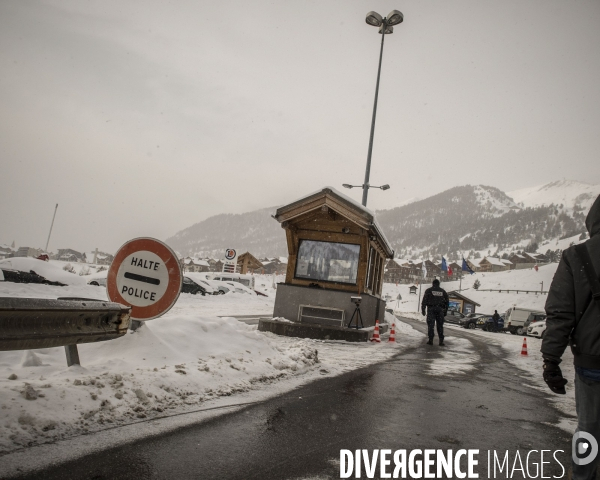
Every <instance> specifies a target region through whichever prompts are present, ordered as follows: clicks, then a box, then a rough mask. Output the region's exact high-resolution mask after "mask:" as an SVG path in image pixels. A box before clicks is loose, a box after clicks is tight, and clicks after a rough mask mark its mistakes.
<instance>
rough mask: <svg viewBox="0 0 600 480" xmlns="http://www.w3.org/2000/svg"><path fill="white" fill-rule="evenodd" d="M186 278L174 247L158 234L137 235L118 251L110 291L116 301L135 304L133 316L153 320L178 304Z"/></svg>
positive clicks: (107, 287) (109, 295)
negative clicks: (150, 235)
mask: <svg viewBox="0 0 600 480" xmlns="http://www.w3.org/2000/svg"><path fill="white" fill-rule="evenodd" d="M182 280H183V276H182V274H181V266H180V264H179V260H178V259H177V255H175V252H173V250H171V249H170V248H169V247H168V246H167V245H165V244H164V243H162V242H161V241H159V240H156V239H154V238H134V239H133V240H130V241H128V242H127V243H125V244H124V245H123V246H122V247H121V248H120V249H119V251H118V252H117V254H116V255H115V259H114V260H113V262H112V264H111V266H110V269H109V270H108V276H107V279H106V292H107V294H108V298H109V299H110V300H111V301H112V302H117V303H121V304H123V305H129V306H131V318H133V319H135V320H151V319H153V318H157V317H160V316H161V315H164V314H165V313H166V312H168V311H169V310H170V309H171V307H172V306H173V305H174V304H175V302H176V301H177V299H178V298H179V294H180V293H181V282H182Z"/></svg>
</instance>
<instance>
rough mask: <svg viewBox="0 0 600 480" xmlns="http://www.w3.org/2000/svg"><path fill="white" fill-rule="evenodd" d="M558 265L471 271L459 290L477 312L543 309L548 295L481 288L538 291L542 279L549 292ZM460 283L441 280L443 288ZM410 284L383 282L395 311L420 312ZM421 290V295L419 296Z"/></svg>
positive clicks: (450, 287)
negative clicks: (472, 272) (492, 271)
mask: <svg viewBox="0 0 600 480" xmlns="http://www.w3.org/2000/svg"><path fill="white" fill-rule="evenodd" d="M557 267H558V264H557V263H551V264H549V265H542V266H540V267H539V269H538V271H537V272H536V271H535V270H534V269H533V268H528V269H523V270H508V271H505V272H494V273H490V272H488V273H474V274H473V275H469V274H466V275H465V277H464V278H463V280H462V291H461V293H462V294H463V295H464V296H466V297H467V298H470V299H471V300H474V301H475V302H477V303H479V304H480V305H481V306H480V307H477V309H476V311H477V312H482V313H490V314H492V313H494V310H498V312H499V313H503V312H505V311H506V310H508V308H510V307H513V306H518V307H523V308H534V309H540V310H543V309H544V304H545V303H546V298H547V294H541V293H528V294H526V293H523V292H521V293H516V292H510V293H505V292H502V293H500V292H485V291H483V290H507V289H510V290H515V289H521V290H532V291H537V292H539V291H541V290H542V282H543V287H544V291H548V288H550V283H551V282H552V278H553V277H554V273H555V272H556V268H557ZM475 280H479V282H480V283H481V285H480V286H479V289H478V290H475V289H474V288H473V284H474V283H475ZM459 285H460V282H459V281H455V282H442V284H441V286H442V288H444V289H445V290H446V291H448V292H450V291H452V290H458V289H459ZM409 287H410V285H395V284H392V283H385V284H384V285H383V295H384V297H385V296H386V295H389V296H390V298H391V300H390V301H389V303H388V307H390V308H394V309H395V310H396V311H397V312H398V313H402V314H404V313H411V312H418V311H420V305H419V304H418V303H419V293H418V290H417V294H416V295H413V294H410V292H409ZM421 287H422V292H423V291H425V289H426V288H428V287H430V285H429V284H423V285H422V286H421ZM422 292H421V295H422ZM398 294H400V295H401V296H402V300H396V299H397V297H398Z"/></svg>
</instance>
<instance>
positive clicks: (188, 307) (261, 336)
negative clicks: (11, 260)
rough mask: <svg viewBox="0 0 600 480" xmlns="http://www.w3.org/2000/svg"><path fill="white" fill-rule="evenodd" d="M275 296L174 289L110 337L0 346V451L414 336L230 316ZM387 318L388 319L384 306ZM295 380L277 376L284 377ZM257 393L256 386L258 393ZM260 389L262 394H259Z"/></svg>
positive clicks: (326, 369)
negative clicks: (340, 333)
mask: <svg viewBox="0 0 600 480" xmlns="http://www.w3.org/2000/svg"><path fill="white" fill-rule="evenodd" d="M0 295H2V296H13V297H14V296H21V297H42V298H53V297H56V296H58V295H61V296H65V295H66V296H80V297H91V298H102V299H105V298H106V291H105V289H104V288H102V287H93V286H89V285H83V286H81V285H80V286H69V287H56V286H48V285H36V284H29V285H27V284H15V283H9V282H4V283H2V284H0ZM273 301H274V298H273V297H259V296H251V295H245V294H227V295H214V296H213V295H211V296H204V297H203V296H199V295H190V294H182V295H181V296H180V297H179V300H178V301H177V303H176V304H175V306H174V307H173V308H172V309H171V310H170V311H169V312H168V313H167V314H166V315H165V316H163V317H162V318H159V319H156V320H151V321H148V322H146V324H145V325H144V326H143V327H142V328H140V329H139V330H137V331H135V332H129V333H128V334H127V335H125V336H123V337H121V338H119V339H116V340H112V341H108V342H99V343H94V344H81V345H79V346H78V349H79V356H80V359H81V363H82V366H81V367H80V366H73V367H70V368H68V367H67V365H66V359H65V352H64V349H63V348H62V347H61V348H50V349H40V350H34V351H26V352H23V351H11V352H0V405H1V409H0V419H1V422H0V454H2V453H7V452H12V451H15V450H17V449H19V448H22V447H27V446H31V445H36V444H42V443H47V442H52V441H55V440H57V439H65V438H70V437H73V436H75V435H79V434H82V433H89V432H98V431H101V430H104V429H106V428H109V427H113V426H121V425H128V424H132V423H133V422H139V421H142V419H152V418H158V417H165V416H172V415H174V414H179V413H186V412H192V411H198V410H199V409H202V408H206V407H207V406H210V407H211V408H212V407H213V406H214V405H215V404H216V405H219V402H222V401H223V400H224V399H225V398H226V397H229V396H231V395H234V394H239V395H240V396H244V395H246V398H248V397H247V396H248V395H252V394H253V392H254V394H255V395H257V396H260V395H262V397H260V398H264V397H265V394H264V392H269V394H270V395H276V394H280V393H283V391H285V389H286V388H287V389H290V388H294V387H296V386H298V384H299V383H298V382H300V383H303V382H308V381H311V380H314V379H316V378H321V377H324V376H325V377H326V376H333V375H339V374H341V373H344V372H347V371H350V370H353V369H356V368H360V367H363V366H367V365H370V364H373V363H376V362H379V361H383V360H386V359H388V358H390V357H391V356H393V355H394V354H396V353H398V352H399V350H400V349H401V348H403V347H405V346H406V345H409V344H410V343H411V342H413V341H414V340H413V339H414V337H419V338H420V337H422V335H421V334H419V333H418V332H416V331H415V330H413V329H412V327H410V326H408V325H406V324H403V323H401V322H397V321H396V337H397V343H391V344H390V343H387V342H385V340H386V339H387V335H385V336H384V342H383V343H381V344H371V343H361V344H356V343H347V342H341V341H320V340H309V339H297V338H289V337H279V336H276V335H274V334H271V333H263V332H259V331H258V330H257V327H256V325H247V324H245V323H242V322H240V321H238V320H237V319H236V318H234V317H235V315H247V314H257V315H265V316H270V315H271V314H272V311H273ZM385 319H386V321H387V322H388V323H391V322H393V321H394V320H395V319H394V317H393V316H392V315H390V314H389V313H387V314H386V317H385ZM294 378H297V379H298V382H296V383H295V384H294V383H290V384H288V385H287V387H281V386H278V385H284V384H285V383H286V382H288V381H289V380H291V379H294ZM260 392H263V393H262V394H260ZM259 394H260V395H259Z"/></svg>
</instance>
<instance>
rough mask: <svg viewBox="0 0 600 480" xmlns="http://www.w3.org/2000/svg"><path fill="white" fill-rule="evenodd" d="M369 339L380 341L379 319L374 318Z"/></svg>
mask: <svg viewBox="0 0 600 480" xmlns="http://www.w3.org/2000/svg"><path fill="white" fill-rule="evenodd" d="M371 341H372V342H377V343H381V339H380V338H379V320H375V331H374V332H373V336H372V337H371Z"/></svg>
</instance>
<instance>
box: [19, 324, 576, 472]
mask: <svg viewBox="0 0 600 480" xmlns="http://www.w3.org/2000/svg"><path fill="white" fill-rule="evenodd" d="M406 321H407V322H409V323H411V324H412V325H413V326H414V327H415V328H416V329H418V330H420V331H424V324H423V323H419V322H413V321H411V320H406ZM447 335H448V337H447V341H446V343H447V347H446V349H448V352H450V353H449V354H448V353H447V354H446V355H445V356H444V354H443V353H440V352H441V349H440V347H438V346H437V345H434V346H428V345H425V340H426V338H425V336H424V337H423V341H422V342H418V341H415V345H414V347H411V348H407V349H403V351H401V353H400V354H399V355H397V356H396V357H394V358H393V359H391V360H389V361H387V362H384V363H381V364H377V365H374V366H370V367H367V368H363V369H360V370H355V371H352V372H349V373H346V374H344V375H341V376H338V377H334V378H326V379H323V380H320V381H316V382H313V383H311V384H308V385H305V386H303V387H300V388H298V389H296V390H294V391H292V392H290V393H288V394H286V395H284V396H281V397H276V398H273V399H271V400H269V401H266V402H264V403H261V404H257V405H253V406H250V407H248V408H246V409H245V410H242V411H240V412H236V413H232V414H229V415H224V416H222V417H219V418H216V419H213V420H211V421H208V422H205V423H202V424H196V425H190V426H188V427H185V428H183V429H180V430H177V431H174V432H171V433H168V434H165V435H162V436H159V437H154V438H148V439H145V440H142V441H138V442H136V443H133V444H131V445H129V446H127V447H121V448H117V449H113V450H108V451H103V452H98V453H96V454H93V455H89V456H87V457H84V458H81V459H79V460H76V461H72V462H69V463H66V464H63V465H58V466H54V467H52V468H49V469H46V470H45V471H43V472H38V473H37V474H34V475H29V476H27V477H24V478H36V479H37V478H40V479H41V478H43V479H60V480H65V479H80V478H90V479H132V478H143V479H146V478H148V479H173V478H177V479H185V478H196V479H207V480H208V479H260V480H267V479H308V478H313V479H326V478H340V477H339V475H340V467H339V458H340V449H348V450H352V451H354V450H356V449H369V450H373V449H378V448H387V449H391V450H397V449H407V450H411V449H416V448H421V449H424V448H430V449H444V450H446V449H453V450H455V451H456V450H457V449H460V448H466V449H479V450H480V452H481V453H480V455H479V457H478V458H479V460H480V464H479V467H478V469H477V470H478V471H479V472H480V478H488V475H487V471H486V469H487V450H497V451H498V453H499V454H500V453H501V454H502V455H503V454H504V452H505V451H506V450H508V451H509V452H510V457H509V458H510V463H511V464H512V463H513V458H514V456H515V452H516V451H517V450H519V451H520V452H521V455H523V454H525V455H526V454H527V452H528V451H529V450H541V449H546V450H552V451H555V450H563V451H564V453H562V454H560V453H559V454H558V459H559V460H560V461H561V462H562V463H563V464H564V465H565V466H567V467H568V464H569V456H570V435H568V434H567V433H565V432H563V431H562V430H559V429H558V428H556V427H554V426H552V424H555V423H556V422H557V421H558V420H559V413H558V412H557V411H556V410H555V409H554V408H553V407H552V406H550V404H549V402H548V400H547V396H546V394H545V393H543V392H540V391H539V390H535V389H533V388H531V387H529V386H527V385H525V384H524V382H523V381H522V379H521V377H520V375H518V374H517V373H516V372H515V369H514V367H512V366H511V365H510V364H508V362H507V361H506V360H505V354H504V352H502V351H501V350H500V349H499V348H498V347H495V346H492V345H488V344H487V343H485V339H482V338H481V337H479V336H473V335H471V334H470V332H468V331H463V330H461V329H456V328H452V329H447ZM436 343H437V342H436ZM466 347H468V348H466ZM442 348H443V347H442ZM453 349H454V350H453ZM454 351H464V352H467V353H464V354H460V353H457V354H456V355H454V353H453V352H454ZM469 351H471V352H472V355H476V356H478V359H477V362H476V364H475V365H474V366H473V365H472V363H470V360H472V358H473V357H472V356H469V355H470V354H469V353H468V352H469ZM432 371H437V373H436V374H432ZM525 455H523V459H524V458H525ZM532 458H533V457H532ZM538 462H539V458H538ZM532 473H533V472H532ZM561 474H562V468H561V467H560V466H559V465H558V464H557V463H556V462H551V463H550V464H549V465H546V468H545V470H544V475H545V476H552V475H556V476H557V477H558V476H560V475H561ZM363 475H364V470H363ZM352 478H354V476H353V477H352ZM363 478H366V477H363ZM376 478H379V477H378V476H376ZM492 478H493V477H492ZM497 478H507V477H506V476H503V475H499V476H498V477H497ZM513 478H524V477H523V476H522V475H521V474H520V471H517V472H516V473H515V475H514V476H513ZM564 478H566V477H564Z"/></svg>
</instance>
